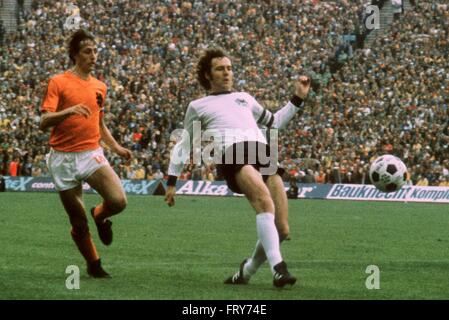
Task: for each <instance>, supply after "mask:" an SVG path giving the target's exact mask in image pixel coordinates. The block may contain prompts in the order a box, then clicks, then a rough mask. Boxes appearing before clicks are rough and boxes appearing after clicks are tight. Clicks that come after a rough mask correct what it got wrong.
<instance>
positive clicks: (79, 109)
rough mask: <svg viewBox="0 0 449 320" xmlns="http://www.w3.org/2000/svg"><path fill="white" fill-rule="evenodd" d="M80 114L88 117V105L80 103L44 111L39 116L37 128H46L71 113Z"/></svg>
mask: <svg viewBox="0 0 449 320" xmlns="http://www.w3.org/2000/svg"><path fill="white" fill-rule="evenodd" d="M76 114H77V115H80V116H84V117H86V118H88V117H89V116H90V114H91V112H90V109H89V107H87V106H86V105H84V104H82V103H80V104H77V105H74V106H72V107H70V108H67V109H65V110H62V111H58V112H50V111H45V112H44V113H43V114H42V116H41V122H40V124H39V129H41V130H46V129H47V128H50V127H53V126H55V125H57V124H59V123H60V122H62V121H64V120H65V119H66V118H68V117H70V116H72V115H76Z"/></svg>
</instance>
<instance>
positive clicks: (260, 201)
mask: <svg viewBox="0 0 449 320" xmlns="http://www.w3.org/2000/svg"><path fill="white" fill-rule="evenodd" d="M254 201H255V203H256V207H257V208H260V210H261V211H262V212H274V203H273V200H272V199H271V197H270V196H269V195H260V196H257V197H256V198H255V199H254Z"/></svg>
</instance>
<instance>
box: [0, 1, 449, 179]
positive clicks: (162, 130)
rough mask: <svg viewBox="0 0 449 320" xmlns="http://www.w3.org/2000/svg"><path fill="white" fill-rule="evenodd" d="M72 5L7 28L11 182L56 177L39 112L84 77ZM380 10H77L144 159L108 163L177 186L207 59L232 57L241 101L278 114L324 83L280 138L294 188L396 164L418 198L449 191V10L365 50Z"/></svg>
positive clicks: (61, 4)
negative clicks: (52, 88) (422, 189)
mask: <svg viewBox="0 0 449 320" xmlns="http://www.w3.org/2000/svg"><path fill="white" fill-rule="evenodd" d="M70 3H71V2H69V1H58V2H55V1H45V0H44V1H33V3H32V6H31V8H29V9H26V8H23V7H22V8H21V10H20V12H19V14H18V31H17V32H12V33H5V31H4V28H3V27H1V26H0V95H1V99H0V174H3V175H13V176H14V175H23V176H46V175H48V171H47V169H46V166H45V159H44V158H45V154H46V153H47V152H48V150H49V147H48V137H49V132H42V131H40V130H39V128H38V125H39V121H40V113H39V106H40V103H41V100H42V97H43V95H44V92H45V89H46V85H47V82H48V79H49V77H51V76H52V75H55V74H57V73H60V72H63V71H64V70H66V69H68V68H69V67H70V61H69V58H68V54H67V50H66V41H67V39H68V36H69V35H70V34H71V33H72V31H69V30H65V28H64V24H65V23H66V20H67V18H68V17H69V16H70V15H71V12H70V10H69V5H70ZM366 3H367V1H362V0H356V1H345V0H342V1H326V2H325V1H319V0H314V1H313V0H310V1H308V0H303V1H294V0H285V1H270V0H265V1H262V0H261V1H241V0H231V1H223V0H211V1H197V0H191V1H175V0H165V1H163V0H158V1H134V0H119V1H109V0H97V1H84V0H80V1H76V3H75V4H76V5H77V6H78V8H79V9H80V10H79V14H80V17H81V25H80V27H84V28H86V29H88V30H90V31H91V32H93V33H94V34H95V36H97V37H98V48H99V58H98V60H99V62H98V65H97V70H96V72H95V76H96V77H97V78H99V79H100V80H102V81H104V82H105V83H106V84H107V86H108V98H107V101H106V110H107V112H106V115H105V117H106V123H107V124H108V127H109V128H110V130H111V132H112V134H113V136H114V137H115V138H116V139H117V141H119V143H121V144H122V145H124V146H126V147H128V148H130V149H131V150H133V152H134V159H133V160H132V161H131V162H125V161H123V160H121V159H120V158H118V157H116V156H114V155H113V154H111V153H109V152H108V151H107V155H108V159H109V160H110V163H111V165H112V166H113V167H114V169H115V170H116V172H117V173H118V174H119V175H120V177H122V178H125V179H163V178H164V177H166V172H167V167H168V162H169V156H170V150H171V148H172V147H173V141H170V134H171V132H172V131H173V130H175V129H177V128H182V125H183V124H182V122H183V118H184V113H185V110H186V108H187V105H188V103H189V102H190V101H191V100H194V99H196V98H199V97H201V96H203V95H204V94H205V92H204V91H203V90H202V88H201V87H200V86H199V84H198V83H197V81H196V77H195V66H196V62H197V60H198V57H199V56H200V54H201V53H202V51H203V50H204V49H206V48H208V47H214V46H220V47H222V48H224V49H225V50H227V52H228V53H229V54H230V55H231V56H232V59H233V64H234V77H235V90H237V91H247V92H248V93H250V94H252V95H253V96H254V97H255V98H256V99H257V100H258V101H259V102H260V103H261V104H262V105H263V106H265V107H266V108H269V109H271V110H276V109H277V108H279V107H282V106H283V105H284V104H285V103H286V102H287V101H288V100H289V99H290V97H291V95H292V93H293V84H294V80H295V78H296V77H297V76H298V75H299V74H307V75H309V76H310V77H311V78H312V80H313V90H312V92H311V94H310V96H309V98H308V101H307V108H306V112H305V113H304V114H303V115H302V116H296V117H295V118H294V119H293V120H292V121H291V123H290V125H289V126H288V128H287V129H285V130H284V131H282V132H280V133H279V141H280V145H279V160H280V162H281V164H282V165H283V166H284V167H285V168H286V169H287V170H286V175H285V177H284V178H285V180H286V181H288V180H289V179H290V178H291V177H295V178H296V179H297V180H298V181H299V182H317V183H356V184H359V183H360V184H366V183H370V182H369V177H368V169H369V164H370V162H371V161H372V160H373V159H374V158H375V157H377V156H379V155H381V154H385V153H391V154H394V155H396V156H398V157H399V158H401V159H403V161H404V162H405V164H406V165H407V167H408V169H409V175H410V180H411V182H412V183H413V184H415V185H445V186H449V150H448V143H449V130H448V114H449V111H448V105H449V59H448V58H447V57H448V56H449V43H448V39H449V10H448V9H449V5H448V4H444V2H443V4H441V3H440V4H436V3H435V1H416V3H415V7H414V8H413V9H411V10H408V11H405V12H404V13H402V14H400V15H399V16H395V18H396V19H395V20H394V22H393V24H392V25H391V27H390V29H389V31H388V32H385V33H383V34H381V35H380V36H378V37H377V38H376V40H375V41H374V42H373V43H371V44H370V45H369V46H363V37H361V35H362V34H363V33H364V32H365V31H366V30H364V24H363V12H364V6H365V5H366ZM180 179H195V180H201V179H204V180H216V179H220V177H219V176H217V172H216V169H215V167H214V166H213V165H201V166H194V165H190V166H186V168H185V170H184V172H183V174H182V176H181V177H180Z"/></svg>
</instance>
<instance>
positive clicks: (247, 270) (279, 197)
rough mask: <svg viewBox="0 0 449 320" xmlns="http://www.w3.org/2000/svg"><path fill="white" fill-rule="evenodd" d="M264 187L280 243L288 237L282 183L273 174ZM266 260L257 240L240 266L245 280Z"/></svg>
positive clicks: (285, 197) (285, 199) (286, 207)
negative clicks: (273, 211)
mask: <svg viewBox="0 0 449 320" xmlns="http://www.w3.org/2000/svg"><path fill="white" fill-rule="evenodd" d="M266 185H267V187H268V189H269V191H270V194H271V197H272V199H273V202H274V206H275V224H276V229H277V231H278V234H279V242H280V243H282V242H283V241H284V240H285V239H287V238H288V235H289V225H288V200H287V195H286V193H285V190H284V183H283V182H282V178H281V177H280V176H279V175H278V174H275V175H272V176H269V177H268V178H267V181H266ZM266 260H267V256H266V255H265V251H264V249H263V246H262V243H261V242H260V240H259V241H257V243H256V247H255V248H254V252H253V254H252V256H251V258H249V259H246V260H245V261H244V262H243V264H242V265H241V266H240V269H242V274H244V275H246V279H247V280H249V277H250V276H253V275H254V274H255V273H256V272H257V270H258V269H259V267H260V266H261V265H262V264H263V263H264V262H265V261H266Z"/></svg>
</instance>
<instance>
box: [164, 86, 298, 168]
mask: <svg viewBox="0 0 449 320" xmlns="http://www.w3.org/2000/svg"><path fill="white" fill-rule="evenodd" d="M303 106H304V102H303V103H302V104H301V106H299V107H296V106H295V105H293V104H292V103H291V102H288V103H287V104H286V105H285V106H284V107H283V108H282V109H280V110H279V111H277V112H276V113H275V114H273V113H271V112H270V111H269V110H267V109H264V108H263V107H262V106H261V105H260V104H259V103H258V102H257V101H256V99H254V98H253V97H252V96H251V95H249V94H248V93H246V92H224V93H218V94H212V95H209V96H206V97H204V98H201V99H198V100H194V101H192V102H191V103H190V104H189V106H188V108H187V111H186V114H185V119H184V130H185V131H184V133H183V138H182V139H181V140H180V141H179V142H178V143H177V144H176V145H175V146H174V148H173V151H172V155H171V158H170V165H169V168H168V174H169V175H171V176H179V175H180V174H181V172H182V169H183V167H184V164H186V163H189V160H190V150H191V147H192V144H193V143H194V141H195V140H194V138H196V139H198V138H200V137H203V138H204V136H206V137H211V136H213V137H214V142H215V143H218V144H219V149H220V150H221V151H222V152H223V151H224V150H225V149H226V148H227V147H229V146H231V145H232V144H234V143H238V142H241V141H259V142H262V143H267V141H266V138H265V135H264V134H263V132H262V131H261V130H260V127H266V128H275V129H282V128H284V127H285V126H286V124H287V123H288V122H289V121H290V119H292V118H293V116H294V115H295V113H296V112H297V111H298V110H299V109H301V108H302V107H303ZM199 128H200V129H201V130H198V129H199ZM198 131H200V132H198ZM217 137H220V139H218V140H217ZM174 155H175V156H174ZM178 155H181V158H182V160H180V158H179V156H178ZM174 158H176V160H175V161H174Z"/></svg>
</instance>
